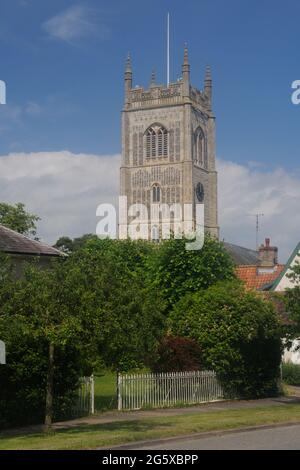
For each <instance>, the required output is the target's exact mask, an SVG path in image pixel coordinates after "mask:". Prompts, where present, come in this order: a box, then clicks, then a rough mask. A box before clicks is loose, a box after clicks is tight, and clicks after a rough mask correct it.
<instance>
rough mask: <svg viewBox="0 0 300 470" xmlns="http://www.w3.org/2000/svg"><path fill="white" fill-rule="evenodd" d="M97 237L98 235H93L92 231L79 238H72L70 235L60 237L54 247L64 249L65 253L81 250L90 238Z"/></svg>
mask: <svg viewBox="0 0 300 470" xmlns="http://www.w3.org/2000/svg"><path fill="white" fill-rule="evenodd" d="M93 239H94V240H95V239H97V235H93V234H92V233H86V234H85V235H82V236H81V237H77V238H73V239H72V238H70V237H65V236H64V237H60V238H59V239H58V240H57V242H56V243H55V245H54V248H57V249H58V250H61V251H63V252H64V253H67V254H70V253H73V251H76V250H79V249H80V248H83V247H84V245H85V244H86V243H87V242H88V241H89V240H93Z"/></svg>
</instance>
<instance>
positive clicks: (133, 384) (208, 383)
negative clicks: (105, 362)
mask: <svg viewBox="0 0 300 470" xmlns="http://www.w3.org/2000/svg"><path fill="white" fill-rule="evenodd" d="M223 399H224V392H223V389H222V386H221V385H220V383H219V381H218V380H217V377H216V374H215V372H213V371H194V372H170V373H161V374H119V376H118V409H119V410H138V409H141V408H147V407H149V408H150V407H151V408H161V407H168V406H174V405H180V404H182V405H192V404H197V403H206V402H211V401H220V400H223Z"/></svg>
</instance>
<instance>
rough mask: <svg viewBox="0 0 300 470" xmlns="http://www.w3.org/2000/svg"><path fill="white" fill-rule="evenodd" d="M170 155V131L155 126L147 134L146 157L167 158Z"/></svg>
mask: <svg viewBox="0 0 300 470" xmlns="http://www.w3.org/2000/svg"><path fill="white" fill-rule="evenodd" d="M167 155H168V131H167V129H165V128H164V127H162V126H158V125H154V126H151V127H149V129H148V130H147V132H146V157H147V158H156V157H166V156H167Z"/></svg>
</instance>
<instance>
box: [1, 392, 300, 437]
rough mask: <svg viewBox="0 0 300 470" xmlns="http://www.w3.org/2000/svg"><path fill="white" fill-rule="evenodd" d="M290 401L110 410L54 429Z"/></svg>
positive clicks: (19, 430)
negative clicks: (122, 410)
mask: <svg viewBox="0 0 300 470" xmlns="http://www.w3.org/2000/svg"><path fill="white" fill-rule="evenodd" d="M289 403H300V397H295V396H289V397H278V398H265V399H261V400H235V401H223V402H215V403H206V404H203V405H198V406H191V407H185V408H163V409H156V410H142V411H124V412H119V411H108V412H105V413H101V414H96V415H93V416H87V417H85V418H79V419H73V420H71V421H61V422H59V423H54V424H53V429H72V428H75V427H78V426H86V425H93V424H107V423H115V422H118V421H136V420H141V419H144V418H155V417H162V416H178V415H185V414H194V413H195V414H199V413H210V412H213V411H222V410H228V409H241V408H256V407H258V406H272V405H273V406H279V405H283V404H289ZM42 429H43V428H42V426H40V425H37V426H28V427H26V428H17V429H10V430H7V431H4V432H2V433H1V435H18V434H34V433H38V432H41V431H42Z"/></svg>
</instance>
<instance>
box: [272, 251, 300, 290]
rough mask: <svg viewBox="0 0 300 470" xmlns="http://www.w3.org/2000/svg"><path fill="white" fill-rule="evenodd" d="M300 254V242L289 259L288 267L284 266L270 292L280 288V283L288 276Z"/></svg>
mask: <svg viewBox="0 0 300 470" xmlns="http://www.w3.org/2000/svg"><path fill="white" fill-rule="evenodd" d="M299 253H300V242H299V243H298V245H297V246H296V248H295V249H294V251H293V252H292V254H291V256H290V257H289V259H288V261H287V263H286V265H285V266H284V269H283V270H282V271H281V273H280V275H279V276H278V278H277V279H276V280H275V282H274V283H272V285H271V286H269V287H270V290H272V291H274V290H276V287H278V285H279V283H280V281H281V280H282V279H283V278H284V276H286V274H287V272H288V271H289V269H290V268H291V266H292V264H293V262H294V260H295V259H296V257H297V256H299Z"/></svg>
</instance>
